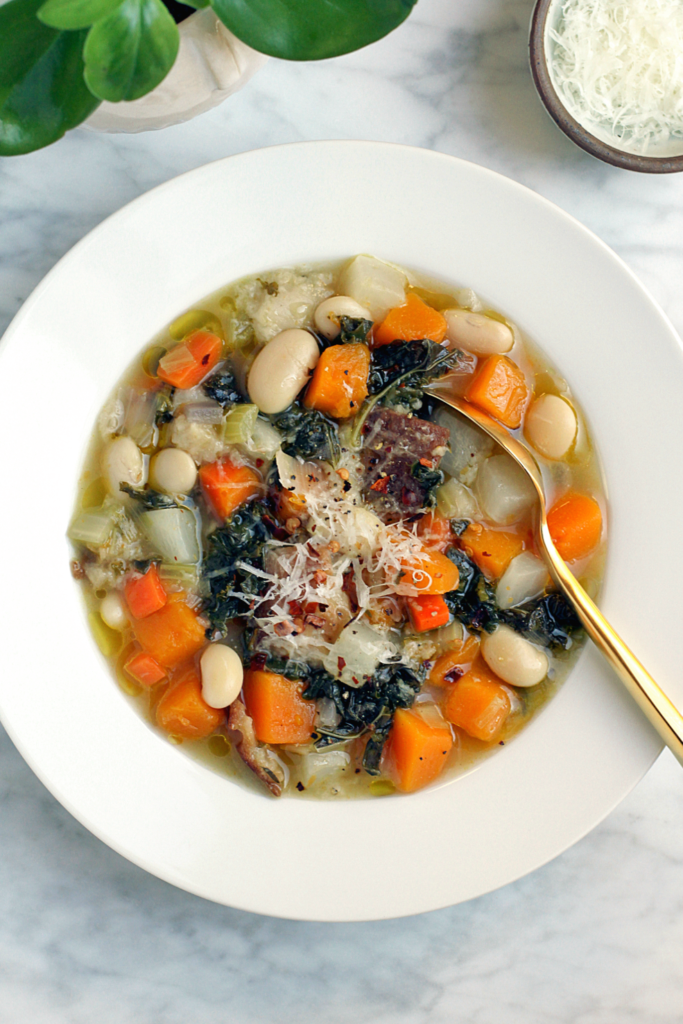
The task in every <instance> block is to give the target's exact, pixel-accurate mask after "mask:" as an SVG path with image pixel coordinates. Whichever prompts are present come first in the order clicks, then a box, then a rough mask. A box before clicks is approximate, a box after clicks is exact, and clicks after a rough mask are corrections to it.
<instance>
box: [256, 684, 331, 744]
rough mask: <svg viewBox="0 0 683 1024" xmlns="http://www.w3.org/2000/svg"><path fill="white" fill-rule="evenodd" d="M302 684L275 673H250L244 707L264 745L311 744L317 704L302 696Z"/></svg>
mask: <svg viewBox="0 0 683 1024" xmlns="http://www.w3.org/2000/svg"><path fill="white" fill-rule="evenodd" d="M302 689H303V683H299V682H296V681H295V680H292V679H287V678H286V677H285V676H281V675H278V674H277V673H276V672H265V671H263V670H261V669H249V670H248V671H247V672H246V673H245V675H244V691H243V692H244V704H245V707H246V709H247V714H248V715H249V717H250V718H251V719H252V720H253V722H254V732H255V733H256V739H257V740H259V741H260V742H261V743H308V741H309V740H310V738H311V733H312V732H313V731H314V727H315V713H316V708H315V701H312V700H304V698H303V697H302V696H301V691H302Z"/></svg>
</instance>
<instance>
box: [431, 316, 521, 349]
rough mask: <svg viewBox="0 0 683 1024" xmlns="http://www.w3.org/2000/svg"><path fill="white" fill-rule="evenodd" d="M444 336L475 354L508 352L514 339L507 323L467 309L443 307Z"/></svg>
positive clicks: (453, 343)
mask: <svg viewBox="0 0 683 1024" xmlns="http://www.w3.org/2000/svg"><path fill="white" fill-rule="evenodd" d="M443 315H444V317H445V318H446V323H447V325H448V326H447V328H446V337H447V338H448V340H449V341H450V342H451V344H452V345H455V346H458V347H462V348H464V349H466V350H467V351H468V352H473V353H474V354H475V356H491V355H494V354H496V353H503V352H509V351H510V349H511V348H512V346H513V345H514V342H515V339H514V336H513V334H512V331H511V330H510V328H509V327H508V326H507V324H502V323H501V322H500V320H494V319H493V318H492V317H490V316H483V314H482V313H473V312H472V311H471V310H469V309H444V310H443Z"/></svg>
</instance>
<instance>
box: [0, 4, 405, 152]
mask: <svg viewBox="0 0 683 1024" xmlns="http://www.w3.org/2000/svg"><path fill="white" fill-rule="evenodd" d="M415 3H416V0H334V2H330V0H184V2H183V3H182V4H180V3H176V2H175V0H167V2H166V3H163V2H162V0H9V3H6V4H4V5H3V6H0V155H2V156H13V155H17V154H21V153H29V152H31V151H33V150H35V149H40V148H41V147H43V146H48V145H50V144H51V143H52V142H55V141H56V140H57V139H60V138H61V137H62V136H63V135H64V133H65V132H67V131H68V130H69V129H71V128H75V127H76V126H77V125H79V124H82V123H83V122H84V121H86V119H88V118H90V117H91V116H92V115H93V113H94V111H95V110H96V109H97V108H98V107H99V106H100V104H104V106H103V107H102V111H98V113H97V115H95V117H94V118H93V121H94V123H95V125H96V126H98V127H103V128H105V130H106V129H107V127H108V126H109V128H110V129H111V116H110V113H109V112H110V111H112V109H113V108H111V107H110V105H111V104H122V107H121V110H122V111H123V110H127V111H130V110H132V109H133V108H136V113H135V115H134V118H133V121H134V123H132V130H142V129H144V128H147V127H161V126H162V124H169V123H174V122H176V121H179V120H185V119H186V118H187V117H191V116H194V114H196V113H200V112H201V111H202V110H204V109H207V108H208V107H209V106H211V105H213V103H215V102H219V101H220V100H221V99H223V98H224V96H226V95H229V93H230V92H233V91H234V89H235V88H237V87H239V85H241V84H244V82H245V81H246V80H247V79H248V78H249V77H251V75H252V74H253V73H254V71H255V70H257V68H258V67H259V66H260V64H261V63H262V62H263V61H264V60H265V59H266V56H273V57H280V58H282V59H285V60H322V59H324V58H328V57H336V56H338V55H340V54H342V53H349V52H351V51H352V50H357V49H360V47H362V46H367V45H368V44H369V43H372V42H375V41H376V40H377V39H381V38H382V37H383V36H385V35H386V34H387V33H389V32H391V31H392V30H393V29H394V28H396V27H397V26H398V25H399V24H400V23H401V22H402V21H404V20H405V19H406V18H407V17H408V15H409V14H410V11H411V9H412V7H413V6H414V4H415ZM204 9H205V10H204ZM195 12H196V13H195ZM187 15H190V17H186V16H187ZM179 25H180V29H179ZM193 47H194V49H193ZM225 53H229V54H230V59H231V60H232V61H233V64H234V69H233V68H232V65H231V66H230V67H228V66H227V65H225V56H224V55H225ZM188 54H189V59H190V62H191V61H192V60H195V64H194V65H192V66H190V65H188V64H187V56H188ZM198 54H199V56H197V55H198ZM264 55H265V56H264ZM197 60H198V61H199V63H197ZM212 61H213V63H212ZM169 73H171V75H170V76H169ZM167 76H169V77H168V78H167ZM202 76H203V78H204V79H206V81H205V82H204V84H203V86H202V88H203V89H204V93H206V95H205V96H204V95H203V94H201V90H200V91H197V83H198V82H199V81H200V79H202ZM207 81H208V82H209V83H210V84H209V85H208V86H207V84H206V82H207ZM162 82H163V83H164V86H162V89H161V90H159V87H160V86H161V83H162ZM164 87H166V89H167V93H168V94H169V95H170V97H171V99H172V100H173V101H174V102H175V104H176V108H177V109H175V111H171V113H170V115H169V113H168V110H166V112H164V109H165V108H164V103H165V100H164V94H163V89H164ZM157 90H158V91H157ZM150 94H154V95H153V97H152V98H151V100H150V99H148V101H147V102H146V104H145V106H144V110H145V111H146V113H144V114H143V115H142V117H141V118H138V120H137V121H135V117H137V109H138V102H137V101H139V100H140V99H141V98H142V97H148V98H149V97H150ZM179 101H180V102H179ZM155 102H156V107H155V106H154V103H155ZM166 107H168V104H166ZM150 108H151V109H152V113H151V114H150V112H149V111H150ZM157 108H158V109H157ZM105 110H106V111H107V116H106V117H104V118H103V117H102V114H103V112H104V111H105ZM122 116H123V115H122ZM98 118H99V119H100V121H101V122H102V121H104V123H100V124H99V125H97V119H98ZM108 119H109V123H108ZM124 120H125V118H124ZM129 120H130V118H129ZM122 127H123V126H122ZM114 130H116V117H115V116H114ZM124 130H126V129H125V127H124ZM129 130H130V128H129Z"/></svg>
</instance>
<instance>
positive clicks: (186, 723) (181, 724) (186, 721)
mask: <svg viewBox="0 0 683 1024" xmlns="http://www.w3.org/2000/svg"><path fill="white" fill-rule="evenodd" d="M156 713H157V722H158V724H159V725H160V726H161V728H162V729H164V730H165V731H166V732H168V733H170V734H171V735H172V736H182V737H183V739H186V740H202V739H204V738H205V737H206V736H210V735H211V733H212V732H215V731H216V729H217V728H218V726H219V725H222V724H223V723H224V722H225V712H224V711H223V709H222V708H211V707H209V705H208V704H207V703H206V701H205V700H204V698H203V697H202V681H201V678H200V675H199V671H198V670H197V669H196V668H195V667H194V665H191V666H190V667H189V668H187V670H186V671H184V672H182V674H181V675H180V676H179V678H178V679H176V680H175V681H174V682H173V683H171V685H170V686H169V688H168V689H167V690H166V692H165V693H164V695H163V697H162V698H161V700H160V701H159V703H158V704H157V712H156Z"/></svg>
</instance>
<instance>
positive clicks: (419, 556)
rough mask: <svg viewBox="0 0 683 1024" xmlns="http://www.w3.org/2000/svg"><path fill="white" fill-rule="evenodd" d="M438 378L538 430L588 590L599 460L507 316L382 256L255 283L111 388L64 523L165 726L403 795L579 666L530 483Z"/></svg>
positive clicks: (221, 301)
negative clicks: (454, 404)
mask: <svg viewBox="0 0 683 1024" xmlns="http://www.w3.org/2000/svg"><path fill="white" fill-rule="evenodd" d="M435 382H438V383H436V384H435ZM430 385H431V386H432V387H434V386H436V387H437V388H440V389H446V390H451V391H452V392H454V393H457V394H459V395H465V396H466V397H467V399H468V400H469V401H470V402H472V403H474V404H475V405H477V406H479V407H480V408H481V409H484V410H485V411H486V412H488V413H489V414H490V415H492V416H494V417H495V418H496V419H498V420H499V421H500V422H501V423H503V424H504V425H505V426H506V427H507V428H509V429H510V430H511V431H513V432H520V433H523V435H524V437H525V438H526V440H527V442H528V443H529V444H530V445H531V446H532V447H533V449H534V450H535V452H536V454H537V456H538V459H539V462H540V464H541V466H542V468H543V472H544V474H545V477H546V482H547V486H548V492H549V495H550V498H551V506H552V507H551V510H550V514H549V524H550V529H551V532H552V534H553V537H554V539H555V542H556V544H557V546H558V549H559V551H560V553H561V554H562V556H563V557H564V558H565V559H566V560H567V561H568V562H569V563H571V565H572V567H573V569H574V571H575V572H576V573H577V575H578V576H579V577H580V578H581V579H582V580H583V582H584V584H585V585H586V586H587V587H588V589H589V590H592V591H593V592H594V593H595V591H596V590H597V587H598V584H599V579H600V574H601V568H602V560H603V533H604V529H603V511H602V510H603V508H604V500H603V496H602V492H601V485H600V475H599V469H598V465H597V459H596V456H595V454H594V452H593V448H592V445H591V442H590V439H589V437H588V435H587V432H586V427H585V424H584V422H583V419H582V417H581V413H580V411H579V408H578V406H577V403H576V402H575V400H574V398H573V396H572V394H571V392H570V390H569V388H568V386H567V384H566V382H565V381H564V380H563V379H562V378H561V377H560V376H559V374H558V373H557V372H556V370H555V369H554V368H553V367H552V366H550V365H549V364H548V362H547V360H545V359H544V358H543V357H542V355H541V354H539V352H538V351H537V350H536V349H535V348H534V347H533V346H532V345H531V344H530V343H529V342H527V341H525V340H524V339H523V338H522V336H521V334H520V331H519V330H518V328H517V327H516V326H515V325H514V324H512V323H510V322H509V321H508V320H506V319H505V317H504V316H502V315H501V314H499V313H497V312H494V311H493V310H491V309H488V308H485V307H484V306H483V304H482V302H481V300H480V299H479V298H478V297H477V296H476V295H475V294H474V292H472V291H471V290H470V289H467V288H449V287H447V286H445V285H444V284H443V283H440V282H434V281H432V280H427V279H424V278H422V277H421V276H419V275H417V274H414V273H412V272H410V271H407V270H404V269H402V268H399V267H397V266H394V265H392V264H389V263H386V262H383V261H381V260H378V259H375V258H373V257H370V256H356V257H355V258H353V259H351V260H349V261H347V262H346V263H344V264H341V265H340V264H334V265H322V266H320V265H316V266H306V267H299V268H297V269H281V270H276V271H270V272H267V273H262V274H260V275H258V276H255V277H250V278H246V279H243V280H241V281H238V282H236V283H235V284H232V285H230V286H228V287H226V288H224V289H221V291H220V292H219V293H217V294H216V295H214V296H212V297H211V298H209V299H207V300H205V301H204V302H203V303H202V304H201V308H196V309H192V310H190V311H189V312H187V313H185V314H184V315H183V316H181V317H179V319H177V320H176V321H175V322H174V323H172V324H171V325H170V327H169V328H168V329H167V330H165V331H163V332H162V333H161V334H160V335H159V337H158V338H157V339H156V340H155V341H154V342H153V343H152V344H151V345H150V346H149V347H148V348H147V350H146V351H144V352H143V353H142V354H141V355H140V357H139V358H138V359H137V360H136V362H135V364H134V365H133V366H132V367H131V368H130V369H129V371H128V373H127V374H126V375H125V377H124V378H123V380H122V381H121V382H120V383H119V384H118V385H117V387H116V389H115V390H114V393H113V394H112V396H111V398H110V400H109V401H108V403H107V404H106V406H105V408H104V409H103V410H102V412H101V414H100V417H99V420H98V423H97V427H96V430H95V434H94V437H93V440H92V444H91V447H90V451H89V455H88V458H87V462H86V465H85V468H84V473H83V477H82V484H81V489H80V493H79V496H78V503H77V508H76V511H75V514H74V518H73V521H72V523H71V527H70V531H69V532H70V537H71V540H72V542H73V544H74V546H75V549H76V550H75V557H74V560H73V563H72V570H73V574H74V576H75V577H76V578H77V579H79V580H81V581H82V584H83V588H84V592H85V596H86V601H87V604H88V610H89V617H90V623H91V626H92V630H93V632H94V635H95V638H96V640H97V642H98V644H99V646H100V648H101V650H102V652H103V653H104V655H105V656H106V657H107V658H108V660H109V662H110V664H111V666H112V669H113V672H114V674H115V676H116V678H117V680H118V682H119V684H120V686H121V687H122V688H123V689H124V690H125V692H126V693H127V694H129V695H130V696H131V698H132V699H133V700H134V701H135V702H136V703H137V704H138V706H139V707H140V709H141V710H142V712H143V714H145V715H146V716H147V718H148V720H149V721H150V722H151V723H153V725H154V727H155V728H157V729H158V730H159V731H160V733H162V734H163V735H165V736H166V737H167V738H168V739H169V740H170V741H172V742H173V743H177V744H182V746H183V748H184V749H186V750H188V751H189V752H192V753H193V754H194V755H195V756H198V757H201V758H202V759H203V760H204V762H205V763H209V764H211V765H212V766H213V767H214V768H215V769H216V770H219V771H223V772H225V773H226V774H228V775H231V776H233V777H234V778H242V779H243V780H249V781H250V784H252V785H255V786H258V787H260V788H261V789H262V790H263V791H264V792H266V793H267V792H270V793H272V794H274V795H275V796H280V795H281V794H282V793H291V794H294V795H298V794H306V795H314V796H351V795H356V796H361V795H384V794H389V793H393V792H396V791H398V792H402V793H410V792H413V791H415V790H418V789H420V788H422V787H424V786H427V785H429V784H430V783H432V782H434V781H435V780H436V779H439V778H444V776H445V775H448V774H453V773H456V772H458V771H463V770H464V769H467V768H469V767H470V766H471V765H472V764H473V762H474V761H476V759H478V758H481V757H483V756H485V755H486V754H488V753H489V752H491V751H492V750H494V749H497V748H498V747H499V746H501V745H503V744H505V743H506V742H507V741H508V740H509V739H510V738H511V737H512V736H513V735H514V734H515V733H516V732H517V731H518V730H519V729H520V728H521V727H522V726H524V724H525V723H527V722H528V721H529V720H530V718H531V717H532V716H533V715H534V714H535V713H536V712H537V711H538V709H539V708H540V707H541V706H542V705H543V703H544V702H545V701H546V700H547V699H548V697H549V696H550V695H551V694H552V693H553V691H554V690H555V689H556V687H557V685H558V684H559V683H560V682H561V681H562V679H563V678H564V677H565V676H566V674H567V672H568V671H569V668H570V667H571V664H572V662H573V660H574V659H575V657H576V655H577V653H578V651H579V649H580V647H581V644H582V642H583V634H582V632H581V630H580V628H579V624H578V622H577V620H576V619H575V617H574V615H573V613H572V611H571V609H570V607H569V606H568V604H567V602H566V601H565V600H564V598H563V597H562V596H561V595H560V594H558V593H557V592H556V591H555V590H554V589H553V587H552V585H551V582H550V579H549V577H548V574H547V572H546V569H545V566H544V565H543V563H542V562H541V561H540V559H539V557H538V554H537V551H536V549H535V545H534V539H533V532H532V521H533V520H532V517H533V514H534V494H533V491H532V488H531V486H530V485H529V483H528V482H527V481H526V479H525V477H524V475H523V473H522V471H521V470H519V469H518V468H517V467H516V465H515V464H514V463H513V461H512V460H511V459H510V458H509V457H508V456H507V455H505V454H504V453H503V452H502V451H500V450H499V449H497V448H496V447H495V446H494V443H493V442H492V441H491V440H490V439H489V438H487V437H486V436H484V435H483V434H482V433H481V432H479V431H478V430H476V429H475V428H473V427H472V426H470V425H469V424H467V423H465V422H464V421H462V420H461V419H459V418H458V416H457V414H455V413H453V412H451V411H450V410H449V409H447V408H446V407H445V406H443V405H439V404H438V403H437V402H436V401H435V400H434V398H433V397H431V396H430V394H429V393H428V392H427V391H426V390H425V389H426V388H427V387H428V386H430Z"/></svg>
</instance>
